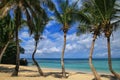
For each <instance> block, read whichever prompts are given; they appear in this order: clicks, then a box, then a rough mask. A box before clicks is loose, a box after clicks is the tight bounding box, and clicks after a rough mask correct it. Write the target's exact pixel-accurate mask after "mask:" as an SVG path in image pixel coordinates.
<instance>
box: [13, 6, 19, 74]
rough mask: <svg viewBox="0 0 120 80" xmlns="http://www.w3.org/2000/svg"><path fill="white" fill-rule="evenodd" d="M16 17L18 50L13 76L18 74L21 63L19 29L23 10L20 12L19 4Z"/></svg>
mask: <svg viewBox="0 0 120 80" xmlns="http://www.w3.org/2000/svg"><path fill="white" fill-rule="evenodd" d="M15 19H16V20H15V25H16V49H17V52H16V66H15V70H14V72H13V73H12V75H11V76H18V72H19V65H20V49H19V38H18V31H19V27H20V25H21V12H20V8H19V6H17V8H16V14H15Z"/></svg>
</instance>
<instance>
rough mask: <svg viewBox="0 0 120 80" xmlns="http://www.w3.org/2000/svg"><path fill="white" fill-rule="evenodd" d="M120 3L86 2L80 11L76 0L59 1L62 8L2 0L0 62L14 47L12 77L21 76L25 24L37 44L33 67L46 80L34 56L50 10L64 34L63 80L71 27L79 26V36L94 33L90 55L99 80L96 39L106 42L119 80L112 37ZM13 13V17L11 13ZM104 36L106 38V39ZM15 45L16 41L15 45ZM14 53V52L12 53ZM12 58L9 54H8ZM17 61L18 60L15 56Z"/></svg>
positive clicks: (37, 0) (38, 0)
mask: <svg viewBox="0 0 120 80" xmlns="http://www.w3.org/2000/svg"><path fill="white" fill-rule="evenodd" d="M117 2H119V1H118V0H85V1H82V7H81V8H79V7H78V5H79V0H76V1H75V2H73V3H72V4H70V0H59V1H58V3H59V5H58V6H59V8H60V9H58V7H56V4H55V2H54V1H52V0H48V1H47V0H2V1H0V62H1V60H2V56H4V59H3V60H5V59H8V58H7V57H5V55H7V53H8V52H9V51H11V50H9V48H10V47H11V46H13V44H14V47H16V48H13V50H16V51H15V53H11V54H10V55H14V54H16V67H15V70H14V72H13V74H12V76H18V71H19V60H20V45H19V35H18V33H19V28H21V27H24V24H25V25H26V26H27V27H28V29H29V33H30V35H31V36H33V38H34V41H35V49H34V51H33V54H32V59H33V62H34V64H35V65H36V66H37V68H38V72H39V73H40V75H41V76H43V75H44V74H43V71H42V70H41V68H40V66H39V64H38V63H37V61H36V60H35V53H36V51H37V47H38V43H39V41H40V39H43V38H42V33H43V31H44V29H45V26H46V25H47V22H48V21H49V20H51V16H50V17H49V16H48V14H47V10H48V9H49V11H53V13H54V15H53V16H52V20H56V21H57V22H58V23H60V24H61V25H62V26H61V27H60V30H62V32H63V34H64V44H63V49H62V54H61V67H62V77H63V78H66V72H65V65H64V55H65V49H66V42H67V40H66V37H67V33H68V31H69V29H71V26H72V25H71V24H73V23H75V22H78V23H80V25H79V27H78V29H77V33H78V34H79V33H82V34H84V33H88V34H90V33H92V35H93V40H92V44H91V48H90V53H89V65H90V68H91V70H92V72H93V75H94V77H95V79H96V80H101V78H100V75H99V74H98V73H97V71H96V69H95V67H94V65H93V63H92V59H93V53H94V45H95V41H96V39H97V38H99V37H100V36H104V37H105V38H106V39H107V48H108V65H109V70H110V71H111V73H112V74H113V75H114V76H115V77H117V78H118V79H120V75H119V74H118V73H116V72H115V71H114V70H113V68H112V59H111V46H110V37H111V35H112V34H113V31H115V30H116V29H117V28H118V27H119V23H120V15H119V13H120V5H119V4H117ZM11 12H12V13H11ZM103 34H104V35H103ZM13 41H16V43H15V42H14V43H13ZM11 52H12V51H11ZM8 55H9V54H8ZM14 57H15V56H14Z"/></svg>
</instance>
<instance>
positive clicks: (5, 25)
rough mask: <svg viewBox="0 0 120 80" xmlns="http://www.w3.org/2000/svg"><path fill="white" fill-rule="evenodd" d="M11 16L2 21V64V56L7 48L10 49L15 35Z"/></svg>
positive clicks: (0, 56) (0, 39)
mask: <svg viewBox="0 0 120 80" xmlns="http://www.w3.org/2000/svg"><path fill="white" fill-rule="evenodd" d="M9 20H10V15H9V14H8V15H7V16H6V17H5V18H4V19H2V20H1V21H0V23H1V24H0V27H1V28H0V32H1V33H0V36H1V37H0V43H1V44H3V45H1V46H3V48H2V49H1V51H0V63H1V60H2V56H3V54H4V53H5V50H6V48H7V47H8V45H9V43H10V41H11V39H13V35H14V25H13V20H10V21H9Z"/></svg>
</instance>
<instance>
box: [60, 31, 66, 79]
mask: <svg viewBox="0 0 120 80" xmlns="http://www.w3.org/2000/svg"><path fill="white" fill-rule="evenodd" d="M65 48H66V33H64V45H63V49H62V56H61V67H62V77H63V78H66V73H65V66H64V53H65Z"/></svg>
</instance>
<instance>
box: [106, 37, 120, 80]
mask: <svg viewBox="0 0 120 80" xmlns="http://www.w3.org/2000/svg"><path fill="white" fill-rule="evenodd" d="M107 47H108V65H109V70H110V71H111V73H112V74H113V75H114V76H115V77H117V78H118V79H119V80H120V75H119V74H117V73H116V72H115V71H114V70H113V68H112V61H111V48H110V38H109V37H108V38H107Z"/></svg>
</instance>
